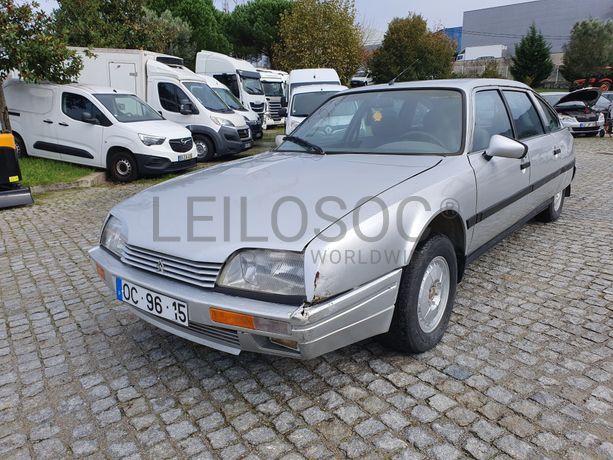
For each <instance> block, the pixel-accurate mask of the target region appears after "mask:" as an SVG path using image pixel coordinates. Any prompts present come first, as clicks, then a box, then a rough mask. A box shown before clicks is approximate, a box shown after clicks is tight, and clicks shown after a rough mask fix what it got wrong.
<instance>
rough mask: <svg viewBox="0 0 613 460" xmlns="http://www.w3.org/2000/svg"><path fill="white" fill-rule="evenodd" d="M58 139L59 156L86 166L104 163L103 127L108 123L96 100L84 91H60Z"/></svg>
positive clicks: (108, 124)
mask: <svg viewBox="0 0 613 460" xmlns="http://www.w3.org/2000/svg"><path fill="white" fill-rule="evenodd" d="M57 118H58V124H57V125H58V126H57V140H58V145H59V150H60V159H61V160H63V161H68V162H70V163H79V164H83V165H89V166H106V165H105V164H104V161H103V159H104V158H105V157H106V152H104V153H103V152H102V150H103V140H104V130H105V129H107V127H108V126H110V125H111V122H110V121H109V119H108V118H107V117H106V116H105V115H104V114H103V113H102V111H101V110H100V109H99V108H98V107H97V106H96V104H95V103H94V102H93V101H92V100H91V99H89V97H86V96H85V95H83V94H78V93H76V92H73V91H62V99H61V111H60V113H59V114H58V117H57Z"/></svg>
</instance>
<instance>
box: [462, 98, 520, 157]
mask: <svg viewBox="0 0 613 460" xmlns="http://www.w3.org/2000/svg"><path fill="white" fill-rule="evenodd" d="M495 134H500V135H502V136H506V137H510V138H512V137H513V128H512V127H511V120H510V119H509V114H508V113H507V109H506V107H505V105H504V102H503V101H502V98H501V97H500V93H499V92H498V91H496V90H487V91H480V92H478V93H477V95H476V97H475V129H474V132H473V146H472V151H473V152H475V151H481V150H485V149H487V147H488V146H489V143H490V139H491V138H492V136H493V135H495Z"/></svg>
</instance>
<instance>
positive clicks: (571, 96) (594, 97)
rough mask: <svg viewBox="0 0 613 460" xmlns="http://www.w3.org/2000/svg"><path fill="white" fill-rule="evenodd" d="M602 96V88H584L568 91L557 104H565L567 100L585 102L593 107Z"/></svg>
mask: <svg viewBox="0 0 613 460" xmlns="http://www.w3.org/2000/svg"><path fill="white" fill-rule="evenodd" d="M599 97H600V90H599V89H598V88H584V89H579V90H577V91H573V92H572V93H568V94H566V95H564V96H562V98H561V99H560V100H559V101H558V102H556V106H558V105H560V104H564V103H565V102H585V103H586V104H587V105H588V106H589V107H592V106H593V105H594V104H596V102H597V101H598V98H599Z"/></svg>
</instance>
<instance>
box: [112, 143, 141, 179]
mask: <svg viewBox="0 0 613 460" xmlns="http://www.w3.org/2000/svg"><path fill="white" fill-rule="evenodd" d="M108 172H109V176H110V177H111V180H113V181H115V182H131V181H133V180H136V179H137V178H138V164H137V163H136V159H135V158H134V155H132V154H131V153H130V152H128V151H120V152H115V153H113V154H111V157H110V158H109V164H108Z"/></svg>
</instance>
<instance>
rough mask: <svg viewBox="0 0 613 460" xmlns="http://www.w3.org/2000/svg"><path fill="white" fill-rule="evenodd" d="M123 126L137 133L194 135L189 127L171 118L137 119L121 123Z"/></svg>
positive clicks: (165, 135) (169, 137)
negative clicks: (170, 119)
mask: <svg viewBox="0 0 613 460" xmlns="http://www.w3.org/2000/svg"><path fill="white" fill-rule="evenodd" d="M121 126H122V127H124V128H126V129H129V130H130V131H134V132H135V133H140V134H149V135H151V136H163V137H166V138H167V139H181V138H184V137H192V133H191V132H190V131H189V129H187V128H186V127H184V126H181V125H179V124H177V123H175V122H172V121H169V120H153V121H135V122H132V123H121Z"/></svg>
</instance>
